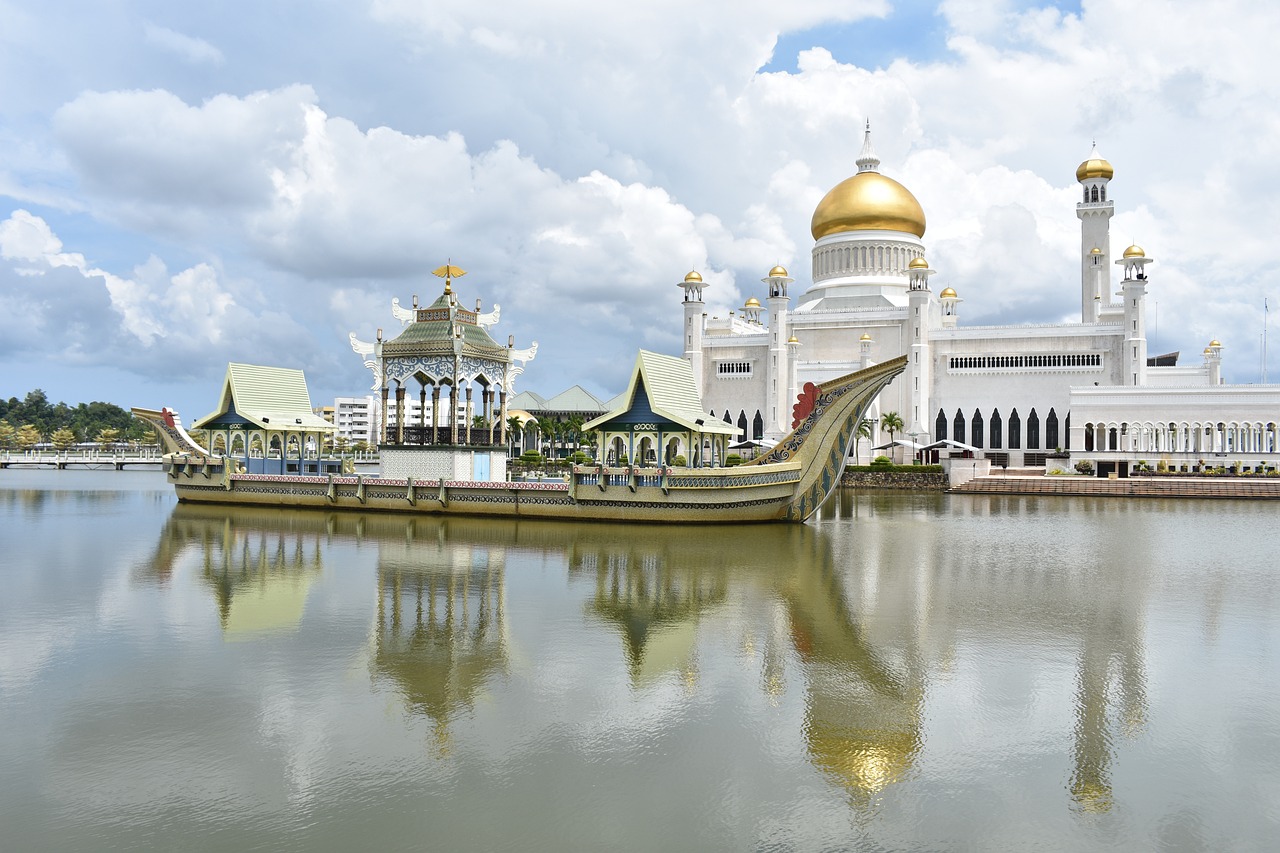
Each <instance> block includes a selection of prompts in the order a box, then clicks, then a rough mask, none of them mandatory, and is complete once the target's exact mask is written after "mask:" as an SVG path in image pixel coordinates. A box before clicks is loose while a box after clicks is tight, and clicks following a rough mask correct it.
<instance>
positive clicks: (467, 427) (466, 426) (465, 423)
mask: <svg viewBox="0 0 1280 853" xmlns="http://www.w3.org/2000/svg"><path fill="white" fill-rule="evenodd" d="M471 412H472V408H471V384H470V383H468V384H467V416H466V417H465V418H463V420H462V429H463V430H464V432H463V435H465V436H466V437H467V442H466V443H467V444H470V443H471V422H472V420H471V419H472V414H471Z"/></svg>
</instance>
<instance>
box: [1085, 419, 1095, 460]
mask: <svg viewBox="0 0 1280 853" xmlns="http://www.w3.org/2000/svg"><path fill="white" fill-rule="evenodd" d="M1093 441H1094V438H1093V424H1085V425H1084V452H1085V453H1092V452H1093Z"/></svg>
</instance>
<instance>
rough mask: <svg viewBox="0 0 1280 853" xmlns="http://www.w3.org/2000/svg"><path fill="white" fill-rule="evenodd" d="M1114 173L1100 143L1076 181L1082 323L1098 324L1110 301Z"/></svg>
mask: <svg viewBox="0 0 1280 853" xmlns="http://www.w3.org/2000/svg"><path fill="white" fill-rule="evenodd" d="M1114 174H1115V169H1113V168H1111V164H1110V163H1108V162H1107V161H1106V160H1105V159H1103V157H1102V155H1101V154H1099V153H1098V146H1097V143H1095V144H1094V146H1093V150H1092V151H1091V152H1090V153H1089V159H1087V160H1085V161H1084V162H1083V163H1081V164H1080V165H1079V166H1078V167H1077V168H1076V180H1077V181H1079V182H1080V185H1081V187H1083V189H1084V200H1083V201H1081V202H1079V203H1078V204H1076V216H1078V217H1080V322H1081V323H1096V322H1098V313H1099V311H1100V309H1102V308H1104V307H1105V306H1107V305H1109V304H1110V302H1111V294H1110V290H1111V288H1110V287H1109V286H1108V285H1107V282H1108V281H1109V280H1110V274H1109V273H1108V272H1107V269H1106V266H1105V265H1106V262H1107V261H1106V259H1107V258H1109V257H1111V217H1112V216H1114V215H1115V212H1116V206H1115V204H1114V203H1113V202H1112V201H1111V200H1110V199H1108V198H1107V184H1108V183H1109V182H1110V181H1111V177H1112V176H1113V175H1114Z"/></svg>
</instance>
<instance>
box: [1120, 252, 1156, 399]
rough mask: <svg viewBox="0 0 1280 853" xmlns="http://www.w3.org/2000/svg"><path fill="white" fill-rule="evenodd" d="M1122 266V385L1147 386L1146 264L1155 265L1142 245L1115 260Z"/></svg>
mask: <svg viewBox="0 0 1280 853" xmlns="http://www.w3.org/2000/svg"><path fill="white" fill-rule="evenodd" d="M1116 263H1117V264H1119V265H1120V266H1123V267H1124V280H1123V281H1122V282H1121V283H1120V293H1121V297H1122V298H1123V299H1124V376H1123V377H1122V379H1121V383H1120V384H1122V385H1146V384H1147V273H1146V266H1147V264H1150V263H1154V261H1152V260H1151V259H1150V258H1148V257H1147V253H1146V252H1144V251H1143V250H1142V247H1141V246H1137V245H1134V246H1130V247H1129V248H1127V249H1125V250H1124V257H1122V258H1121V259H1120V260H1118V261H1116Z"/></svg>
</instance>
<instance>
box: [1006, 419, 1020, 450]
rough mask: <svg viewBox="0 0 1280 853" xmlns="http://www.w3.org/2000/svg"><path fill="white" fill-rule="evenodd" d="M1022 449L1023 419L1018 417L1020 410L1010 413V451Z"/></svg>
mask: <svg viewBox="0 0 1280 853" xmlns="http://www.w3.org/2000/svg"><path fill="white" fill-rule="evenodd" d="M1021 448H1022V419H1021V418H1019V417H1018V410H1017V409H1014V410H1013V411H1012V412H1010V413H1009V449H1010V450H1020V449H1021Z"/></svg>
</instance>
